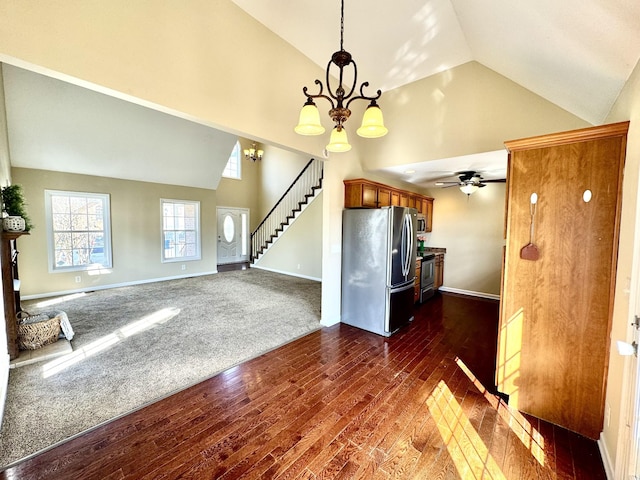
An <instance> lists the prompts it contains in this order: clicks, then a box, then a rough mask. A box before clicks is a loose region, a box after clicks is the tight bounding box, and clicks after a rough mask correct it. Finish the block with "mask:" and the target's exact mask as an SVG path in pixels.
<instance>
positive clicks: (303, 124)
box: [295, 0, 388, 152]
mask: <svg viewBox="0 0 640 480" xmlns="http://www.w3.org/2000/svg"><path fill="white" fill-rule="evenodd" d="M343 36H344V0H342V1H341V9H340V50H339V51H337V52H335V53H334V54H333V55H332V56H331V60H330V61H329V63H328V64H327V73H326V84H327V93H328V95H325V94H323V93H322V91H323V88H324V87H323V85H322V82H321V81H320V80H316V81H315V83H316V85H318V86H319V91H318V93H317V94H315V95H312V94H309V93H307V87H304V88H303V89H302V93H304V94H305V95H306V97H307V101H306V103H305V104H304V106H303V107H302V110H301V111H300V119H299V121H298V125H297V126H296V127H295V131H296V133H299V134H300V135H322V134H323V133H324V131H325V130H324V127H323V126H322V125H321V124H320V113H319V112H318V107H317V106H316V104H315V103H314V102H313V99H315V98H324V99H326V100H328V101H329V103H330V104H331V110H329V116H330V117H331V119H332V120H333V121H334V123H335V126H334V127H333V129H332V130H331V138H330V140H329V144H328V145H327V150H328V151H330V152H348V151H349V150H351V145H349V141H348V139H347V132H346V130H345V129H344V123H345V122H346V121H347V119H348V118H349V115H351V110H349V105H350V104H351V102H353V101H354V100H358V99H362V100H369V101H370V102H371V103H370V104H369V106H368V107H367V110H366V111H365V112H364V117H363V118H362V125H361V126H360V128H359V129H358V130H357V133H358V135H360V136H361V137H365V138H377V137H382V136H384V135H386V134H387V131H388V130H387V129H386V127H385V126H384V122H383V118H382V110H380V107H379V106H378V104H377V103H376V100H377V99H379V98H380V96H381V95H382V92H381V91H380V90H378V91H377V94H376V95H375V96H373V97H370V96H367V95H365V94H364V87H368V86H369V82H364V83H363V84H362V85H360V95H356V96H355V97H351V95H353V93H354V91H355V88H356V83H357V79H358V69H357V67H356V62H355V61H353V59H352V58H351V54H350V53H349V52H347V51H346V50H345V49H344V48H343V46H342V44H343ZM331 64H334V65H336V66H337V67H338V69H339V74H338V82H339V83H338V88H337V89H336V91H335V93H334V92H332V91H331V84H330V82H329V73H330V69H331ZM348 65H353V85H351V88H350V89H349V93H346V92H345V89H344V88H343V86H342V82H343V76H342V75H343V70H344V68H345V67H346V66H348ZM334 100H335V103H334ZM345 101H346V104H345V103H344V102H345Z"/></svg>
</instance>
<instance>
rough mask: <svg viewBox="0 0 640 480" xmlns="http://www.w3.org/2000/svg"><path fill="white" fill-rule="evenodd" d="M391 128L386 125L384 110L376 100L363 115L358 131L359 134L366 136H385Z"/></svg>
mask: <svg viewBox="0 0 640 480" xmlns="http://www.w3.org/2000/svg"><path fill="white" fill-rule="evenodd" d="M388 131H389V130H388V129H387V128H386V127H385V126H384V119H383V117H382V110H381V109H380V107H379V106H378V104H377V103H376V101H375V100H373V101H372V102H371V104H370V105H369V106H368V107H367V109H366V110H365V112H364V116H363V117H362V125H361V126H360V128H359V129H358V130H357V131H356V133H357V134H358V135H360V136H361V137H364V138H378V137H383V136H385V135H386V134H387V132H388Z"/></svg>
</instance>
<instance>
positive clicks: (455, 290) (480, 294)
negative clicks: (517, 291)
mask: <svg viewBox="0 0 640 480" xmlns="http://www.w3.org/2000/svg"><path fill="white" fill-rule="evenodd" d="M440 291H441V292H449V293H459V294H460V295H470V296H472V297H481V298H488V299H490V300H500V295H495V294H493V293H484V292H474V291H473V290H462V289H461V288H451V287H440Z"/></svg>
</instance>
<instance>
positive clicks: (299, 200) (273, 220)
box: [251, 158, 324, 261]
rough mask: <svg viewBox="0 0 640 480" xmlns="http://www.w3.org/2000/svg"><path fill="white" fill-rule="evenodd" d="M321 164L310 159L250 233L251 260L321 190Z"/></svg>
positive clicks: (256, 256) (261, 251) (264, 248)
mask: <svg viewBox="0 0 640 480" xmlns="http://www.w3.org/2000/svg"><path fill="white" fill-rule="evenodd" d="M323 166H324V164H323V162H321V161H319V160H316V159H315V158H312V159H311V160H309V163H307V164H306V165H305V167H304V168H303V169H302V171H301V172H300V173H299V174H298V176H297V177H296V178H295V180H294V181H293V182H292V183H291V185H289V188H288V189H287V191H286V192H284V194H283V195H282V197H280V200H278V202H277V203H276V204H275V205H274V206H273V208H272V209H271V211H269V213H268V214H267V215H266V216H265V218H264V220H262V222H260V225H258V227H257V228H256V229H255V230H254V231H253V232H252V233H251V260H252V261H253V260H255V259H257V258H258V256H259V255H260V254H261V253H263V252H264V250H266V248H267V247H268V246H269V244H270V243H271V242H273V240H274V239H275V238H276V237H277V236H278V234H279V232H282V231H283V230H284V227H285V226H286V225H289V223H290V222H291V220H293V218H295V214H296V213H297V212H300V211H301V210H302V206H303V205H306V204H307V203H308V202H309V198H311V197H313V196H315V192H316V190H318V189H319V188H322V175H323Z"/></svg>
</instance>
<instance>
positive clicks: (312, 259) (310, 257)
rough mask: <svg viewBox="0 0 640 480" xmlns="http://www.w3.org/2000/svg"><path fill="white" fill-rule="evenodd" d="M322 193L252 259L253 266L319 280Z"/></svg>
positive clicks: (320, 277)
mask: <svg viewBox="0 0 640 480" xmlns="http://www.w3.org/2000/svg"><path fill="white" fill-rule="evenodd" d="M322 198H323V197H322V192H320V193H318V195H316V197H315V198H314V199H313V201H312V202H311V203H310V204H309V205H307V207H305V209H304V210H303V211H302V212H300V214H299V215H298V217H297V218H296V220H295V221H294V222H293V223H292V224H291V225H290V226H289V227H287V228H286V230H285V231H284V232H283V233H282V234H281V235H280V237H279V238H278V239H277V240H276V242H275V243H274V244H273V245H272V246H271V248H269V249H268V250H267V251H266V252H265V254H264V255H262V256H261V257H260V259H259V260H258V261H257V262H256V264H255V265H256V267H258V268H264V269H266V270H272V271H275V272H280V273H286V274H288V275H295V276H301V277H304V278H310V279H313V280H318V281H320V280H321V279H322Z"/></svg>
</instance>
